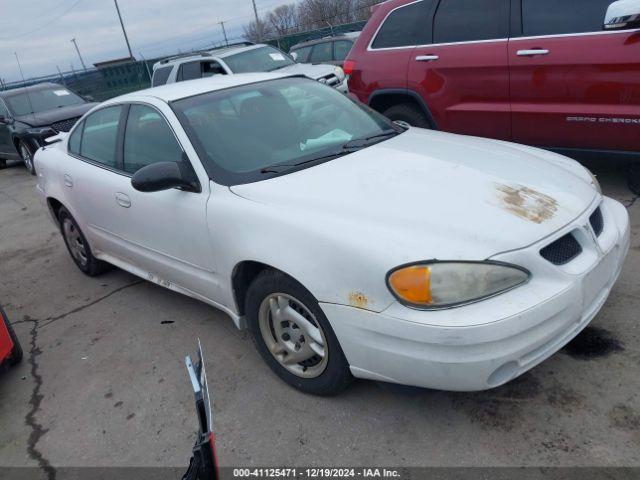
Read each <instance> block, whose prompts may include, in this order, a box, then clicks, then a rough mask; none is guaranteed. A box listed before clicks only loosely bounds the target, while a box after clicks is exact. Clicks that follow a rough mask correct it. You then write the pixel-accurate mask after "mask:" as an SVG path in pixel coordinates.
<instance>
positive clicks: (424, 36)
mask: <svg viewBox="0 0 640 480" xmlns="http://www.w3.org/2000/svg"><path fill="white" fill-rule="evenodd" d="M434 1H435V0H419V1H417V2H414V3H410V4H408V5H403V6H402V7H399V8H396V9H395V10H392V11H391V13H390V14H389V15H388V16H387V18H385V20H384V21H383V22H382V25H381V26H380V29H379V30H378V33H377V34H376V36H375V38H374V40H373V42H372V43H371V48H374V49H378V48H397V47H408V46H413V45H425V44H428V43H431V26H430V25H429V21H428V15H429V12H430V10H431V8H432V7H433V4H434Z"/></svg>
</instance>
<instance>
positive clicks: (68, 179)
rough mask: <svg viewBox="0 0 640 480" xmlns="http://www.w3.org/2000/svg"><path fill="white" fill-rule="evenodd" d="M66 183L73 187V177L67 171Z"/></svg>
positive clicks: (65, 175)
mask: <svg viewBox="0 0 640 480" xmlns="http://www.w3.org/2000/svg"><path fill="white" fill-rule="evenodd" d="M64 184H65V186H67V187H69V188H71V187H73V179H72V178H71V175H67V174H66V173H65V174H64Z"/></svg>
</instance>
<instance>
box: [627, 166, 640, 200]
mask: <svg viewBox="0 0 640 480" xmlns="http://www.w3.org/2000/svg"><path fill="white" fill-rule="evenodd" d="M627 184H628V185H629V190H631V192H633V193H634V194H635V195H640V163H632V164H630V165H629V170H628V172H627Z"/></svg>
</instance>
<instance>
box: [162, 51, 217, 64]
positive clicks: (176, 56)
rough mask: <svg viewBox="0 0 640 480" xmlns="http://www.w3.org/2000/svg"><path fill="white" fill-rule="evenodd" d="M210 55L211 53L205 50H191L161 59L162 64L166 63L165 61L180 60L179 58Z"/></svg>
mask: <svg viewBox="0 0 640 480" xmlns="http://www.w3.org/2000/svg"><path fill="white" fill-rule="evenodd" d="M198 56H200V57H210V56H211V54H210V53H209V52H207V51H203V52H189V53H183V54H181V55H174V56H172V57H167V58H164V59H162V60H160V63H161V64H163V65H164V64H165V63H169V62H172V61H173V60H178V59H179V58H187V57H198Z"/></svg>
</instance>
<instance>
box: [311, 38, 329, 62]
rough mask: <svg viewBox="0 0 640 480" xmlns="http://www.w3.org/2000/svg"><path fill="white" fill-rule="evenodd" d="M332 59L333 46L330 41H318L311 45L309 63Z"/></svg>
mask: <svg viewBox="0 0 640 480" xmlns="http://www.w3.org/2000/svg"><path fill="white" fill-rule="evenodd" d="M332 60H333V47H332V43H331V42H325V43H318V44H317V45H316V46H315V47H313V51H312V52H311V57H310V58H309V63H326V62H330V61H332Z"/></svg>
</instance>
